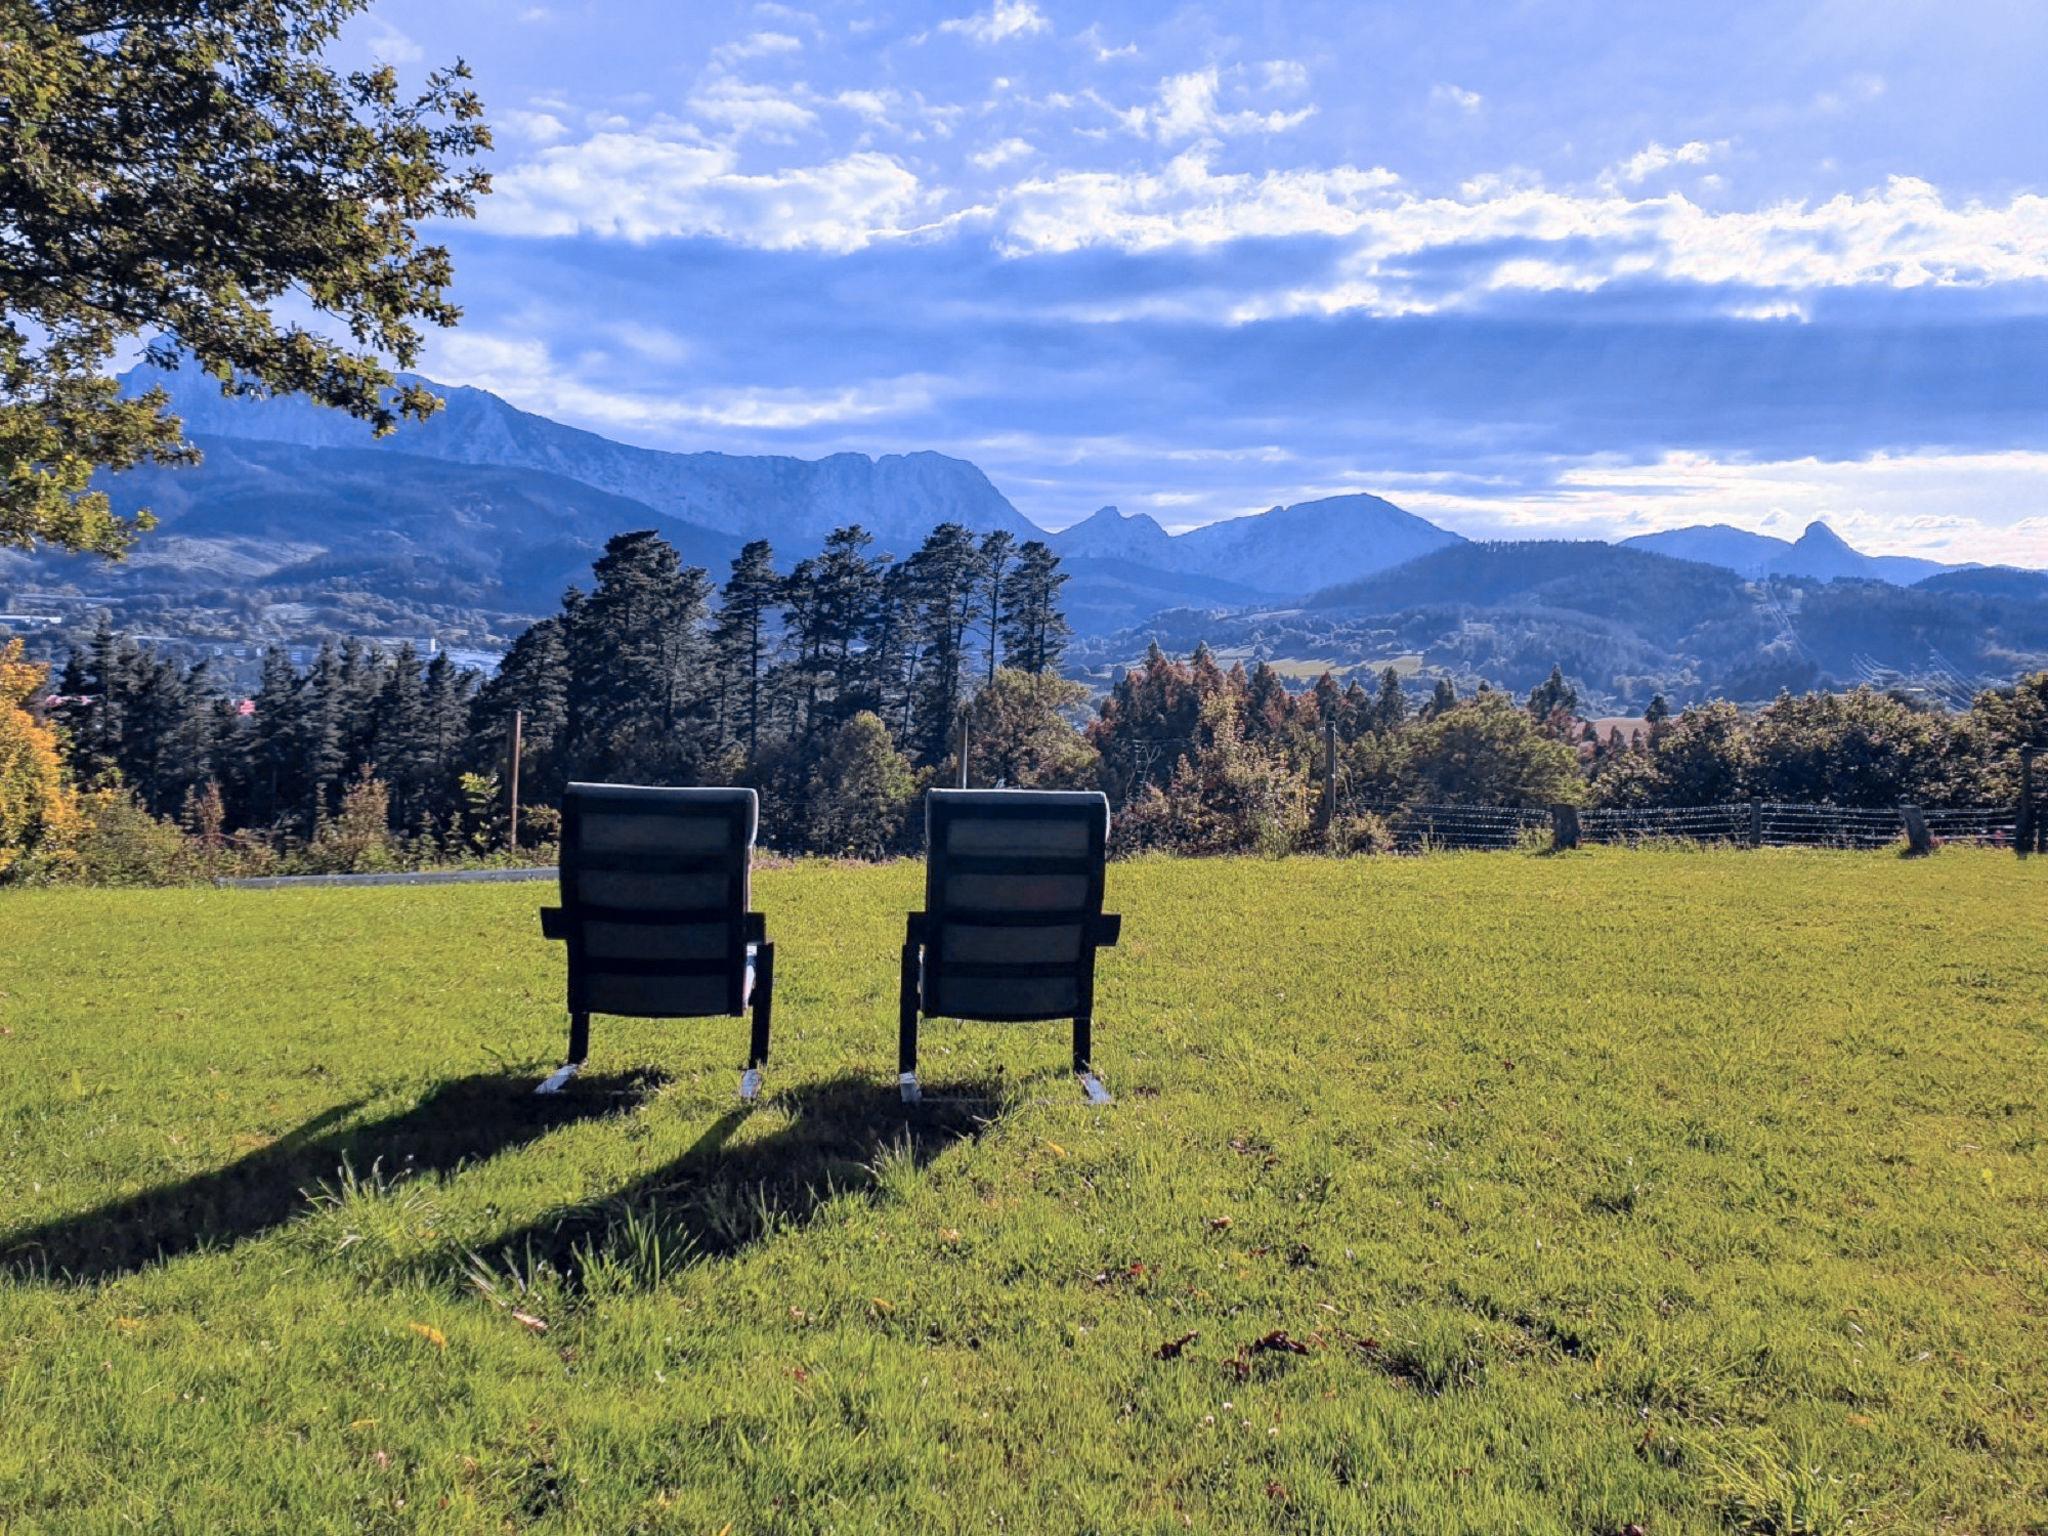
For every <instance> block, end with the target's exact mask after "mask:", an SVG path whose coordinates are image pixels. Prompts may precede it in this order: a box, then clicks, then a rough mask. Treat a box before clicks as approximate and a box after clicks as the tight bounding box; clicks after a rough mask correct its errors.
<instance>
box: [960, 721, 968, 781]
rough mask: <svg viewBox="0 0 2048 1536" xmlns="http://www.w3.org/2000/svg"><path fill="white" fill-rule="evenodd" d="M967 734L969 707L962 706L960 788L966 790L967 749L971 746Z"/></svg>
mask: <svg viewBox="0 0 2048 1536" xmlns="http://www.w3.org/2000/svg"><path fill="white" fill-rule="evenodd" d="M967 733H968V725H967V706H966V705H965V704H963V705H961V706H960V784H959V787H960V788H961V789H965V788H966V787H967V748H968V745H969V743H968V735H967Z"/></svg>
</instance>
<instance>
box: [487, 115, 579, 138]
mask: <svg viewBox="0 0 2048 1536" xmlns="http://www.w3.org/2000/svg"><path fill="white" fill-rule="evenodd" d="M496 115H497V118H498V121H499V123H500V124H502V125H503V126H504V127H505V128H506V129H507V130H508V131H509V132H511V133H513V134H515V135H517V136H518V137H519V138H522V139H531V140H532V141H533V142H534V143H536V144H552V143H554V142H555V141H556V140H557V139H560V138H565V137H567V135H568V132H569V128H568V125H567V124H566V123H564V122H563V121H562V120H561V119H560V118H559V117H557V116H555V114H554V113H552V112H522V111H519V110H518V109H517V108H513V109H511V110H509V111H505V112H500V113H498V114H496Z"/></svg>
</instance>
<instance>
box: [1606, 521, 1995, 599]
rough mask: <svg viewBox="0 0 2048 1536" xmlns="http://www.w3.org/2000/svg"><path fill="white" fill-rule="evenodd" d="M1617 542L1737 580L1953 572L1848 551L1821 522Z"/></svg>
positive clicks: (1895, 580)
mask: <svg viewBox="0 0 2048 1536" xmlns="http://www.w3.org/2000/svg"><path fill="white" fill-rule="evenodd" d="M1621 542H1622V543H1623V544H1624V545H1625V546H1627V547H1628V548H1631V549H1647V550H1649V551H1650V552H1651V553H1652V554H1658V555H1671V556H1673V557H1675V558H1677V559H1680V560H1698V561H1700V562H1701V563H1703V564H1706V565H1718V566H1721V567H1722V568H1724V569H1726V570H1730V571H1734V572H1735V573H1736V574H1738V575H1741V576H1805V577H1810V578H1811V579H1812V580H1815V581H1839V580H1842V579H1844V578H1847V579H1850V580H1856V581H1888V582H1891V583H1892V584H1894V585H1895V586H1902V587H1904V586H1911V585H1912V584H1913V583H1914V582H1916V581H1924V580H1925V579H1926V578H1927V577H1929V576H1935V575H1939V574H1940V573H1941V572H1943V571H1948V570H1955V569H1957V567H1955V566H1949V565H1943V564H1942V563H1941V562H1940V561H1938V560H1919V559H1915V558H1914V557H1912V556H1911V555H1866V554H1863V553H1861V552H1859V551H1857V550H1854V549H1851V548H1850V547H1849V545H1848V542H1847V541H1846V540H1845V539H1843V537H1842V536H1841V535H1840V534H1838V533H1836V532H1835V530H1834V529H1832V528H1830V527H1829V526H1828V525H1827V524H1826V523H1808V524H1807V525H1806V531H1805V532H1804V533H1802V534H1800V535H1799V537H1798V538H1797V539H1796V540H1794V539H1774V538H1772V537H1771V536H1770V535H1769V534H1765V533H1751V532H1749V531H1748V530H1747V529H1743V528H1730V527H1728V526H1726V525H1725V524H1720V523H1711V524H1707V525H1705V526H1699V527H1692V528H1672V529H1668V530H1666V531H1665V532H1663V533H1639V534H1637V535H1636V536H1635V537H1634V538H1629V539H1623V540H1622V541H1621Z"/></svg>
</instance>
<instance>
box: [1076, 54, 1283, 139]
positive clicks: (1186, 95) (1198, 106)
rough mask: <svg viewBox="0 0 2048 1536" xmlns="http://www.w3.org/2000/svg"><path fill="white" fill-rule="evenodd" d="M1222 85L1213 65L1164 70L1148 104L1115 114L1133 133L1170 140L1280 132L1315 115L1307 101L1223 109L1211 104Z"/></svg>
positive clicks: (1125, 109)
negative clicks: (1294, 106) (1286, 106)
mask: <svg viewBox="0 0 2048 1536" xmlns="http://www.w3.org/2000/svg"><path fill="white" fill-rule="evenodd" d="M1222 84H1223V81H1222V76H1221V74H1220V73H1219V72H1218V70H1217V69H1216V67H1215V66H1214V65H1213V64H1212V65H1211V66H1210V67H1209V68H1207V69H1201V70H1196V71H1194V72H1193V73H1192V74H1185V75H1169V76H1168V77H1167V78H1166V79H1164V80H1162V81H1160V82H1159V91H1158V94H1157V96H1155V97H1154V98H1153V101H1152V104H1151V105H1150V106H1142V107H1127V108H1124V109H1123V110H1121V111H1118V112H1117V113H1116V116H1117V117H1118V119H1119V120H1120V121H1121V122H1122V123H1123V125H1124V126H1125V127H1126V128H1128V129H1129V130H1130V131H1131V132H1133V133H1137V134H1145V135H1149V136H1150V137H1152V138H1156V139H1158V140H1159V142H1160V143H1162V144H1175V143H1181V142H1184V141H1186V140H1189V139H1202V138H1221V137H1227V136H1229V135H1231V134H1238V133H1282V132H1285V131H1286V130H1287V129H1289V128H1295V127H1299V126H1300V125H1301V124H1302V123H1305V122H1307V121H1308V120H1309V118H1311V117H1313V116H1314V115H1315V110H1316V109H1315V108H1314V107H1313V106H1307V107H1303V108H1301V109H1300V110H1298V111H1294V112H1279V111H1274V112H1254V111H1249V110H1247V111H1238V112H1225V111H1223V110H1222V109H1221V108H1220V107H1219V106H1218V105H1217V95H1218V93H1219V92H1220V90H1221V89H1222Z"/></svg>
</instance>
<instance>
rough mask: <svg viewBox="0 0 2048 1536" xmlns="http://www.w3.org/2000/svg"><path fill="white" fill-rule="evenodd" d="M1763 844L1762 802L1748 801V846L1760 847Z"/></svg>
mask: <svg viewBox="0 0 2048 1536" xmlns="http://www.w3.org/2000/svg"><path fill="white" fill-rule="evenodd" d="M1763 845H1764V803H1763V801H1761V800H1752V801H1750V802H1749V846H1750V847H1752V848H1761V847H1763Z"/></svg>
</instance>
